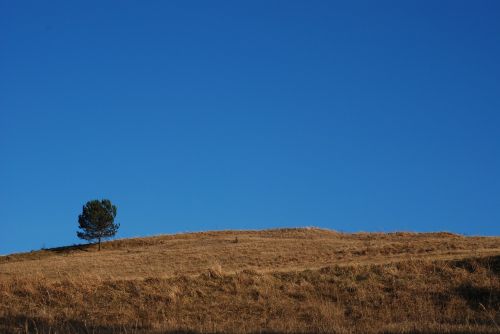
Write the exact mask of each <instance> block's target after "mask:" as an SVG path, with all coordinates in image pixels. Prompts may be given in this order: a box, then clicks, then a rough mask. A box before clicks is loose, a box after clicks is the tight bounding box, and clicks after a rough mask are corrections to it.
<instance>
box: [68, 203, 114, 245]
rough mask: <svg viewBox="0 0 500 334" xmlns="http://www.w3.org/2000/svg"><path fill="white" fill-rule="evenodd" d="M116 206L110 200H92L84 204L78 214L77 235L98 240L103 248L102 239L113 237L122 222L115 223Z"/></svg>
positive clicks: (89, 239)
mask: <svg viewBox="0 0 500 334" xmlns="http://www.w3.org/2000/svg"><path fill="white" fill-rule="evenodd" d="M115 217H116V206H114V205H113V204H112V203H111V201H110V200H108V199H103V200H100V201H99V200H92V201H88V202H87V203H86V204H85V205H84V206H83V210H82V213H81V214H80V215H79V216H78V228H79V229H80V231H77V233H76V234H77V236H78V238H80V239H84V240H88V241H91V240H97V241H98V243H99V250H101V240H102V239H106V238H111V237H113V236H114V235H115V234H116V232H117V231H118V228H119V227H120V224H118V223H115V222H114V221H115Z"/></svg>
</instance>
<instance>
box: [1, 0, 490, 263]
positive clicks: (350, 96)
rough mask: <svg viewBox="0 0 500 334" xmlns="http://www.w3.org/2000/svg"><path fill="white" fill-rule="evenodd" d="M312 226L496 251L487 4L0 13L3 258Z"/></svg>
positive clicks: (124, 5) (52, 5) (54, 4)
mask: <svg viewBox="0 0 500 334" xmlns="http://www.w3.org/2000/svg"><path fill="white" fill-rule="evenodd" d="M94 198H109V199H111V200H112V201H113V202H114V203H115V204H116V205H117V207H118V215H117V221H118V222H119V223H121V229H120V231H119V233H118V235H117V237H131V236H146V235H154V234H159V233H174V232H181V231H198V230H216V229H261V228H272V227H281V226H290V227H294V226H319V227H325V228H331V229H335V230H340V231H348V232H351V231H395V230H405V231H441V230H446V231H452V232H458V233H464V234H479V235H499V234H500V2H499V1H472V0H471V1H456V0H453V1H431V0H429V1H422V0H418V1H399V0H395V1H343V2H336V1H289V0H286V1H270V0H266V1H254V0H252V1H223V2H222V1H131V0H128V1H89V0H85V1H66V0H64V1H8V0H0V254H5V253H10V252H17V251H29V250H32V249H40V248H41V247H42V246H45V247H52V246H60V245H67V244H73V243H79V242H81V241H79V240H78V239H77V237H76V230H77V217H78V214H79V213H80V212H81V209H82V206H83V204H84V203H85V202H86V201H87V200H91V199H94Z"/></svg>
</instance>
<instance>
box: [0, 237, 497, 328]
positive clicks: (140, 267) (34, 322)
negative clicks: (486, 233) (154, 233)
mask: <svg viewBox="0 0 500 334" xmlns="http://www.w3.org/2000/svg"><path fill="white" fill-rule="evenodd" d="M499 275H500V238H498V237H489V238H484V237H483V238H481V237H463V236H459V235H454V234H449V233H428V234H415V233H391V234H382V233H358V234H341V233H336V232H333V231H327V230H321V229H314V228H309V229H279V230H266V231H222V232H204V233H191V234H180V235H165V236H158V237H152V238H138V239H127V240H116V241H112V242H108V243H105V244H104V249H103V251H101V252H97V251H96V249H95V247H94V246H89V247H69V248H62V249H53V250H44V251H40V252H32V253H25V254H16V255H11V256H8V257H0V332H2V333H4V332H5V333H27V332H30V333H31V332H33V333H37V332H38V333H54V332H58V333H93V332H94V333H149V332H152V333H173V332H185V333H202V332H203V333H219V332H221V333H222V332H223V333H257V332H259V333H261V332H268V333H311V332H318V333H332V332H336V333H428V332H434V333H441V332H447V333H470V332H477V333H483V332H484V333H496V332H498V331H499V329H498V327H497V325H496V324H495V322H496V323H497V324H498V323H500V279H499Z"/></svg>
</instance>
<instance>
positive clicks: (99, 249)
mask: <svg viewBox="0 0 500 334" xmlns="http://www.w3.org/2000/svg"><path fill="white" fill-rule="evenodd" d="M97 251H101V237H99V248H98V249H97Z"/></svg>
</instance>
